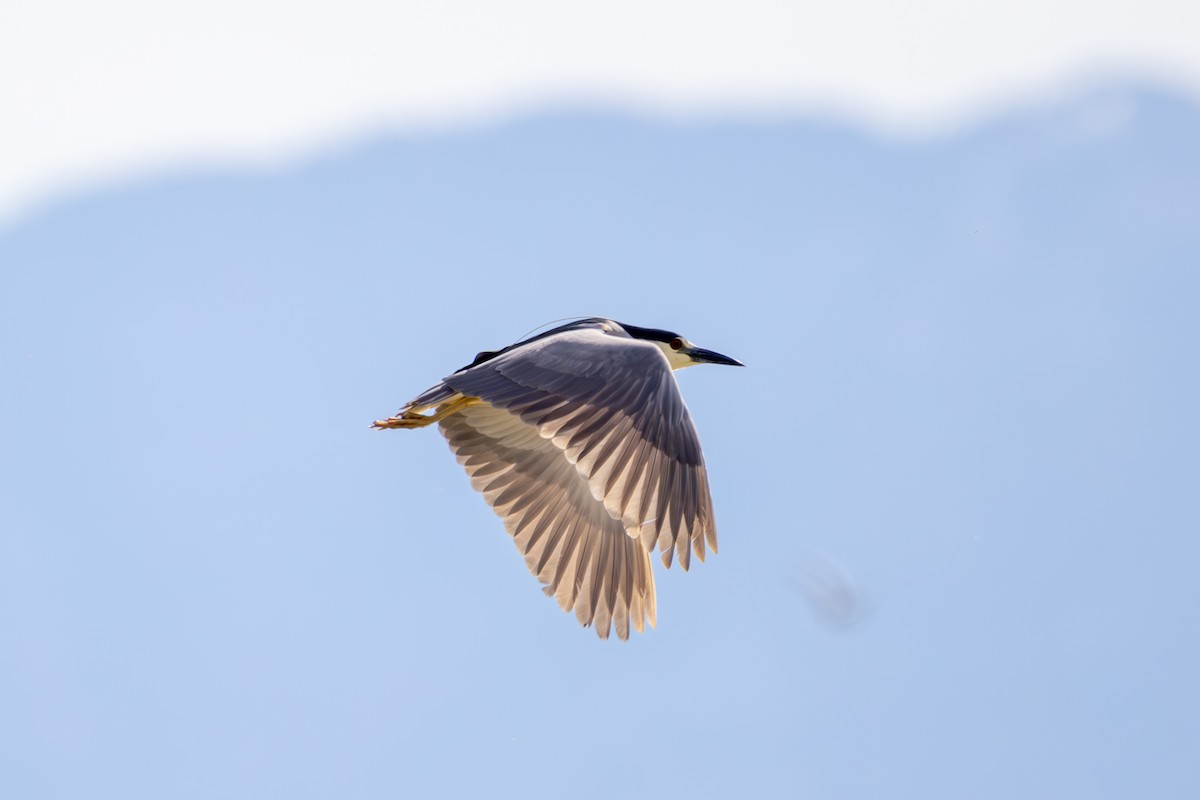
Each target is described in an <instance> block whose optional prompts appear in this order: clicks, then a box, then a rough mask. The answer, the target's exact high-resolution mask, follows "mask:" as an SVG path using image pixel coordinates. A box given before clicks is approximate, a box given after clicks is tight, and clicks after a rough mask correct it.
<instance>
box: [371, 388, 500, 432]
mask: <svg viewBox="0 0 1200 800" xmlns="http://www.w3.org/2000/svg"><path fill="white" fill-rule="evenodd" d="M479 402H482V401H481V400H480V399H479V398H478V397H466V396H465V395H461V394H460V395H459V396H458V397H455V398H452V399H450V400H447V401H446V402H445V403H442V404H441V405H440V406H438V407H437V408H436V409H435V410H434V412H433V413H432V414H422V413H420V412H419V411H415V410H414V409H412V408H406V409H404V410H403V411H401V412H400V414H399V415H398V416H395V417H388V418H387V419H377V420H375V421H374V422H372V423H371V427H372V428H378V429H379V430H385V429H387V428H424V427H425V426H426V425H432V424H433V423H435V422H437V421H438V420H443V419H445V418H446V417H448V416H450V415H451V414H457V413H458V412H459V411H462V410H463V409H464V408H466V407H467V406H473V405H475V404H476V403H479Z"/></svg>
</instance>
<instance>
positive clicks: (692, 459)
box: [445, 329, 717, 570]
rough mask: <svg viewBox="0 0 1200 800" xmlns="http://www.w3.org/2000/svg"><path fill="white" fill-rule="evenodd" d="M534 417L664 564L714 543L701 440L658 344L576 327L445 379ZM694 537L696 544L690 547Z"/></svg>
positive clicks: (622, 523) (595, 492)
mask: <svg viewBox="0 0 1200 800" xmlns="http://www.w3.org/2000/svg"><path fill="white" fill-rule="evenodd" d="M445 384H446V385H448V386H450V387H451V388H453V389H454V390H455V391H457V392H461V393H462V394H464V395H468V396H472V397H478V398H481V399H482V400H484V401H486V402H487V403H488V404H490V405H491V406H492V407H494V408H497V409H503V410H505V411H507V412H509V413H510V414H511V415H514V416H515V417H519V418H520V419H521V420H522V421H523V422H525V423H527V424H528V425H531V426H533V427H534V428H535V429H536V431H537V433H538V434H539V435H540V437H541V438H543V439H546V440H548V441H549V442H552V443H553V445H554V447H555V448H557V449H558V450H559V451H560V453H561V456H565V457H566V460H567V461H568V462H569V463H570V464H572V465H573V466H574V468H575V470H576V471H577V472H578V474H579V475H580V476H581V477H582V478H583V479H584V480H585V481H586V482H587V486H588V488H589V489H590V492H591V495H592V497H594V498H595V499H596V500H598V501H600V502H601V503H603V506H604V508H605V509H606V510H607V511H608V514H609V515H610V516H612V517H613V518H614V519H616V520H620V527H621V528H623V529H624V530H625V531H626V532H627V533H628V534H629V535H630V536H635V537H638V538H640V539H641V541H642V543H643V544H644V545H645V546H646V547H647V548H648V549H653V547H654V546H655V544H657V546H658V549H659V551H660V552H661V554H662V560H663V563H664V564H666V565H667V566H668V567H669V566H670V565H671V560H672V553H674V554H676V555H677V556H678V558H679V563H680V564H681V565H682V566H683V568H684V569H685V570H686V569H687V568H688V565H689V563H690V553H692V552H694V553H695V554H696V556H697V557H698V558H699V559H700V560H701V561H703V560H704V552H705V543H706V542H707V544H708V546H709V547H711V548H712V549H713V551H714V552H715V551H716V549H717V531H716V525H715V523H714V521H713V511H712V499H711V496H710V495H709V490H708V476H707V472H706V470H705V468H704V457H703V456H702V455H701V452H700V440H699V437H698V436H697V435H696V428H695V426H694V425H693V424H692V418H691V415H690V414H688V410H687V407H686V406H685V405H684V403H683V398H682V397H680V395H679V388H678V385H677V384H676V383H675V377H674V375H672V374H671V368H670V366H669V365H668V364H667V360H666V357H665V356H663V354H662V351H661V350H659V349H658V347H657V346H655V345H653V344H650V343H649V342H644V341H640V340H637V339H627V338H624V337H620V336H613V335H609V334H607V333H604V332H603V331H600V330H598V329H593V330H574V331H568V332H564V333H561V334H556V335H553V336H549V337H546V338H544V339H539V340H536V341H533V342H529V343H528V344H526V345H524V346H521V347H519V348H516V349H513V350H511V351H508V352H504V353H501V354H500V355H499V356H496V357H495V358H492V359H490V360H487V361H484V362H482V363H479V364H477V365H476V366H473V367H469V368H467V369H464V370H462V371H460V372H457V373H455V374H454V375H451V376H450V377H448V378H446V380H445ZM689 543H690V548H689Z"/></svg>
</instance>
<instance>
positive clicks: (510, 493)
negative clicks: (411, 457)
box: [438, 404, 655, 639]
mask: <svg viewBox="0 0 1200 800" xmlns="http://www.w3.org/2000/svg"><path fill="white" fill-rule="evenodd" d="M438 424H439V426H440V427H441V430H442V433H443V435H444V436H445V437H446V440H447V441H448V442H449V443H450V448H451V449H452V450H453V451H454V454H455V455H456V456H457V457H458V461H459V463H460V464H462V465H463V466H464V467H465V468H466V470H467V474H468V475H469V476H470V477H471V484H472V485H473V486H474V487H475V489H476V490H478V491H479V492H481V493H482V494H483V496H484V499H486V500H487V502H488V504H489V505H491V506H492V508H493V509H494V510H495V511H496V513H497V514H498V515H500V517H501V518H502V519H503V520H504V527H505V528H507V529H508V532H509V534H511V535H512V537H513V541H514V542H515V544H516V545H517V549H518V550H520V551H521V553H522V554H524V556H525V564H526V566H528V567H529V571H530V572H532V573H533V574H534V575H536V576H537V578H538V580H539V581H541V582H542V584H543V587H544V589H545V592H546V594H549V595H553V596H554V597H555V599H557V600H558V604H559V605H560V606H561V607H562V609H563V610H564V611H568V610H571V609H574V610H575V616H576V618H578V620H579V621H580V622H581V623H583V624H584V625H591V624H594V625H595V626H596V633H597V634H599V636H600V638H601V639H607V638H608V633H609V626H610V621H611V624H612V627H615V628H616V630H617V636H619V637H620V638H622V639H628V638H629V627H630V623H631V622H632V624H633V627H634V629H635V630H637V631H638V632H639V633H640V632H641V631H642V630H643V629H644V623H645V621H649V623H650V625H651V626H652V627H653V625H654V618H655V610H654V575H653V573H652V570H651V564H650V556H649V554H648V553H647V552H646V550H645V548H643V547H642V546H641V545H640V544H639V543H638V542H637V541H636V540H634V539H631V538H630V537H628V536H626V535H625V531H624V529H623V528H622V526H621V523H620V522H619V521H618V520H616V519H614V518H613V517H612V516H611V515H609V513H608V512H607V510H606V509H605V508H604V506H603V505H602V504H601V503H600V502H598V501H597V500H596V499H595V498H593V497H592V494H591V491H590V489H589V487H588V484H587V482H586V481H585V480H584V479H583V478H582V477H581V476H580V475H579V473H578V472H577V471H576V469H575V467H574V466H572V464H571V463H570V462H568V461H567V460H566V458H564V457H563V453H562V451H561V450H560V449H559V448H558V447H556V446H555V445H554V444H553V443H552V442H550V441H549V440H547V439H544V438H542V436H541V435H539V433H538V430H537V428H534V427H532V426H530V425H528V424H526V423H525V422H523V421H522V420H521V419H520V418H519V417H516V416H514V415H513V414H510V413H509V412H507V411H504V410H503V409H499V408H493V407H491V406H488V405H486V404H478V405H473V406H469V407H467V408H465V409H463V410H462V411H460V412H459V413H457V414H453V415H450V416H448V417H446V418H445V419H443V420H442V421H441V422H439V423H438Z"/></svg>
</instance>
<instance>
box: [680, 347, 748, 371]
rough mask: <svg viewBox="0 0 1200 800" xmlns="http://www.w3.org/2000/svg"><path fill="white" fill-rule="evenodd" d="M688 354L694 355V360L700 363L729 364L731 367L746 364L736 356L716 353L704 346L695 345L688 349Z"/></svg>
mask: <svg viewBox="0 0 1200 800" xmlns="http://www.w3.org/2000/svg"><path fill="white" fill-rule="evenodd" d="M687 354H688V355H689V356H691V357H692V361H695V362H696V363H698V364H728V365H729V366H731V367H744V366H746V365H745V364H743V363H742V362H740V361H738V360H737V359H736V358H730V357H729V356H723V355H721V354H720V353H714V352H713V351H712V350H705V349H704V348H703V347H693V348H692V349H691V350H688V351H687Z"/></svg>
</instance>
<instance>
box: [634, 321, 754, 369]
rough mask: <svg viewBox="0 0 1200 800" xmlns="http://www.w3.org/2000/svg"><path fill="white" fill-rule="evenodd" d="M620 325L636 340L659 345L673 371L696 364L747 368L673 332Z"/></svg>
mask: <svg viewBox="0 0 1200 800" xmlns="http://www.w3.org/2000/svg"><path fill="white" fill-rule="evenodd" d="M618 324H619V325H620V326H621V327H622V328H624V329H625V332H626V333H628V334H629V335H630V336H631V337H633V338H634V339H644V340H646V341H648V342H653V343H654V344H656V345H658V346H659V348H660V349H661V350H662V351H663V355H665V356H666V357H667V363H668V364H670V365H671V369H683V368H684V367H690V366H693V365H695V364H727V365H729V366H731V367H744V366H746V365H745V364H743V363H742V362H740V361H738V360H737V359H736V358H730V357H729V356H724V355H721V354H720V353H717V352H714V351H712V350H705V349H704V348H703V347H696V345H694V344H692V343H691V342H690V341H688V340H687V339H686V338H684V337H683V336H680V335H679V334H678V333H674V332H672V331H664V330H661V329H659V328H639V327H638V326H637V325H626V324H625V323H624V322H621V323H618Z"/></svg>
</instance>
